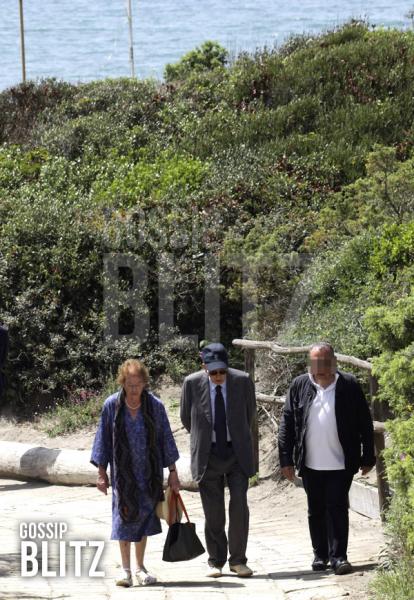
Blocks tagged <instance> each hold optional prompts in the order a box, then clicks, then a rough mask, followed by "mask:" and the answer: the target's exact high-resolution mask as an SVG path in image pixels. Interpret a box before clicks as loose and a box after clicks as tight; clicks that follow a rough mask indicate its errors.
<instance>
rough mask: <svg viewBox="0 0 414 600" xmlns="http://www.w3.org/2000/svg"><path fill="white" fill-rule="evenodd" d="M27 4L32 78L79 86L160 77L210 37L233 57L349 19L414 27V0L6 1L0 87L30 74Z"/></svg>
mask: <svg viewBox="0 0 414 600" xmlns="http://www.w3.org/2000/svg"><path fill="white" fill-rule="evenodd" d="M129 3H130V5H131V13H130V14H131V19H130V20H129V19H128V5H129ZM20 4H21V5H22V10H23V23H24V41H25V57H26V78H27V79H33V80H39V79H41V78H45V77H55V78H57V79H59V80H66V81H70V82H74V83H76V82H80V81H91V80H94V79H104V78H107V77H129V76H132V75H134V76H136V77H139V78H148V77H151V78H156V79H159V80H161V79H162V78H163V73H164V68H165V65H166V64H167V63H171V62H176V61H177V60H179V59H180V57H182V56H183V55H184V54H185V53H186V52H188V51H190V50H192V49H193V48H195V47H197V46H200V45H201V44H202V43H203V42H204V41H206V40H215V41H217V42H219V43H220V44H222V45H223V46H225V47H226V48H227V50H228V51H229V55H230V58H231V59H234V58H235V57H237V55H238V54H239V53H240V52H242V51H249V52H254V51H255V50H256V49H257V48H263V47H264V46H266V47H268V48H273V47H275V46H276V47H280V46H281V45H282V44H283V43H284V42H286V40H287V39H288V38H289V37H290V36H292V35H301V34H318V33H321V32H324V31H327V30H331V29H333V28H335V27H338V26H340V25H342V24H343V23H345V22H346V21H349V20H350V19H362V20H364V21H366V22H368V23H369V25H370V26H371V27H373V28H380V27H381V28H384V27H385V28H388V27H397V28H399V29H407V28H411V27H413V18H412V16H411V15H410V11H413V10H414V0H408V1H405V2H402V1H400V0H371V1H368V0H365V1H362V0H339V1H337V0H0V90H4V89H6V88H8V87H10V86H14V85H16V84H18V83H20V82H21V81H22V77H23V75H22V61H21V35H20ZM130 23H131V29H132V48H133V56H134V60H133V64H132V62H131V60H130V48H131V43H130V39H131V36H130V27H129V25H130Z"/></svg>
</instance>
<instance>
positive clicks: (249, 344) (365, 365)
mask: <svg viewBox="0 0 414 600" xmlns="http://www.w3.org/2000/svg"><path fill="white" fill-rule="evenodd" d="M233 345H234V346H239V347H241V348H243V350H244V356H245V370H246V371H247V372H248V373H249V375H250V377H251V378H252V380H253V381H255V362H256V356H255V355H256V350H269V351H271V352H274V353H275V354H307V353H308V352H309V350H310V348H311V347H310V346H279V345H278V344H275V343H274V342H266V341H263V342H260V341H254V340H244V339H241V340H239V339H235V340H233ZM335 356H336V358H337V360H338V362H340V363H344V364H348V365H352V366H354V367H358V368H360V369H364V370H366V371H368V372H369V387H370V395H371V414H372V417H373V421H374V440H375V452H376V456H377V463H376V473H377V485H378V501H379V508H380V512H381V515H383V511H384V509H385V508H386V507H387V504H388V500H389V497H390V489H389V485H388V481H387V477H386V470H385V463H384V459H383V456H382V451H383V450H384V448H385V438H384V433H385V427H384V422H383V421H384V415H383V407H382V404H381V402H379V400H378V399H377V392H378V381H377V379H376V378H375V377H374V376H373V375H372V373H371V370H372V364H371V363H370V362H369V361H367V360H361V359H360V358H355V356H347V355H346V354H338V353H335ZM256 398H257V401H258V402H259V403H264V404H274V403H279V404H283V403H284V399H281V398H278V397H276V396H269V395H267V394H261V393H257V394H256ZM253 435H254V450H255V459H256V472H258V471H259V430H258V422H257V419H256V422H255V423H254V425H253Z"/></svg>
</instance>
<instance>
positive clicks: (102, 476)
mask: <svg viewBox="0 0 414 600" xmlns="http://www.w3.org/2000/svg"><path fill="white" fill-rule="evenodd" d="M96 487H97V488H98V490H99V491H100V492H102V493H103V494H105V496H106V495H107V493H108V488H109V480H108V475H107V474H106V471H103V470H102V469H99V472H98V478H97V480H96Z"/></svg>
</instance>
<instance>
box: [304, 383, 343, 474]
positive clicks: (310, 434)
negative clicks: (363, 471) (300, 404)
mask: <svg viewBox="0 0 414 600" xmlns="http://www.w3.org/2000/svg"><path fill="white" fill-rule="evenodd" d="M309 377H310V380H311V381H312V383H313V385H314V386H315V387H316V390H317V393H316V396H315V398H314V400H313V402H312V404H311V406H310V408H309V415H308V421H307V427H306V433H305V447H306V457H305V465H306V466H307V467H308V468H309V469H316V470H317V471H339V470H340V469H345V457H344V451H343V449H342V446H341V442H340V441H339V437H338V428H337V426H336V416H335V388H336V382H337V381H338V377H339V374H338V373H336V374H335V381H334V382H333V383H331V384H330V385H328V387H327V388H324V387H322V386H320V385H318V384H317V383H316V382H315V380H314V378H313V377H312V374H311V373H309Z"/></svg>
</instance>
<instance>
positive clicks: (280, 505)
mask: <svg viewBox="0 0 414 600" xmlns="http://www.w3.org/2000/svg"><path fill="white" fill-rule="evenodd" d="M154 392H155V393H156V394H157V395H158V396H159V397H160V398H161V399H162V400H163V402H164V404H165V406H166V408H167V412H168V415H169V419H170V424H171V428H172V431H173V433H174V437H175V440H176V443H177V446H178V448H179V450H180V452H181V453H183V454H189V435H188V434H187V432H186V431H185V430H184V428H183V427H182V425H181V422H180V419H179V398H180V387H179V386H177V385H173V384H171V383H165V382H164V384H163V385H162V386H161V387H160V388H158V389H155V390H154ZM259 422H260V442H259V445H260V480H259V485H256V486H254V487H253V488H252V489H251V490H250V491H249V506H250V510H251V511H252V512H253V511H258V513H260V512H263V514H265V513H266V512H268V513H273V511H277V512H279V511H285V514H286V518H287V519H291V520H292V523H296V522H297V521H300V520H303V518H304V511H305V512H306V508H305V506H304V502H303V501H302V502H297V501H295V498H297V491H296V488H295V487H294V486H293V485H292V484H289V483H288V482H287V481H280V478H279V477H278V473H277V453H276V435H277V434H276V431H275V426H274V425H273V424H272V423H271V421H270V420H269V419H268V418H267V417H266V416H265V415H264V414H262V415H261V416H260V420H259ZM94 435H95V427H90V428H87V429H83V430H81V431H78V432H77V433H74V434H68V435H61V436H58V437H55V438H51V437H49V436H48V435H47V434H46V433H45V432H44V431H42V430H41V428H40V426H39V424H37V423H32V422H23V423H21V422H17V421H16V419H14V418H13V417H11V416H10V415H9V416H5V415H4V414H3V415H2V416H1V417H0V440H5V441H14V442H24V443H30V444H34V445H40V446H44V447H48V448H70V449H76V450H88V449H90V448H91V446H92V443H93V439H94ZM361 519H362V521H361ZM351 522H352V515H351ZM361 527H362V529H364V531H365V533H366V534H367V535H369V531H370V529H371V528H378V527H379V523H378V521H372V520H370V519H368V518H363V517H361V516H360V515H358V528H361ZM306 535H307V532H306ZM310 560H311V557H310ZM361 575H363V576H361ZM372 575H373V572H372V571H369V570H368V571H362V572H358V573H355V575H354V576H347V577H346V580H343V581H341V584H342V585H343V587H344V589H345V590H346V591H347V592H348V597H349V598H354V599H362V598H368V593H367V586H368V582H369V580H370V579H371V578H372Z"/></svg>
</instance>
